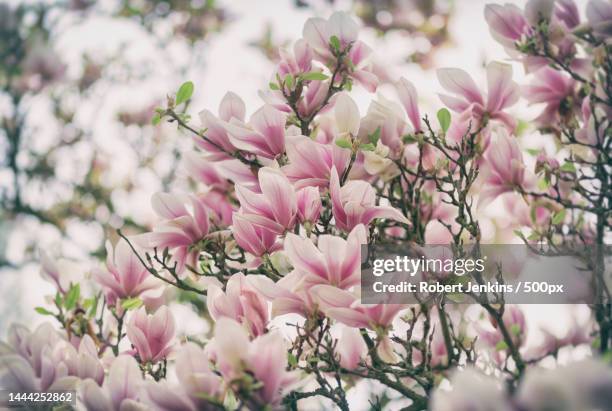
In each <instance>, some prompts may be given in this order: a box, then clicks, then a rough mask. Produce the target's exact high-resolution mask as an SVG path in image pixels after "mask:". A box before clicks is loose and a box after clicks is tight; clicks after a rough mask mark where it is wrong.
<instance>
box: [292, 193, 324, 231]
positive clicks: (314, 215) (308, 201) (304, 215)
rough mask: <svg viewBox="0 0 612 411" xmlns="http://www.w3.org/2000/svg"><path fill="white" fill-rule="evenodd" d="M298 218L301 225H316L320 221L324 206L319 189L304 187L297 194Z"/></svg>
mask: <svg viewBox="0 0 612 411" xmlns="http://www.w3.org/2000/svg"><path fill="white" fill-rule="evenodd" d="M295 195H296V201H297V218H298V221H299V222H300V223H302V224H303V223H306V222H309V223H311V224H315V223H316V222H317V221H318V220H319V215H320V214H321V209H322V208H323V204H322V203H321V194H320V193H319V189H318V188H317V187H304V188H302V189H301V190H298V191H297V192H296V193H295Z"/></svg>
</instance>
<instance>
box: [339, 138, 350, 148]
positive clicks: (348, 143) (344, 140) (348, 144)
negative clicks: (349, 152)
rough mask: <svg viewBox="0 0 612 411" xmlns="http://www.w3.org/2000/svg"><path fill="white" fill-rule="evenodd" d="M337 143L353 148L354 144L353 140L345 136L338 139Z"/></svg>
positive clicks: (343, 146)
mask: <svg viewBox="0 0 612 411" xmlns="http://www.w3.org/2000/svg"><path fill="white" fill-rule="evenodd" d="M336 145H337V146H338V147H342V148H353V145H352V144H351V142H350V141H349V140H347V139H345V138H341V139H339V140H336Z"/></svg>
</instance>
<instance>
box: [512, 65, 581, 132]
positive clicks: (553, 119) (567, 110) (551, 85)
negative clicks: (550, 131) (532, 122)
mask: <svg viewBox="0 0 612 411" xmlns="http://www.w3.org/2000/svg"><path fill="white" fill-rule="evenodd" d="M575 85H576V82H575V81H574V80H572V78H571V77H569V76H566V75H565V74H563V73H561V72H559V71H557V70H553V69H551V68H549V67H544V68H541V69H540V70H538V71H536V73H535V75H534V80H533V81H532V82H531V83H530V84H529V85H528V86H526V87H524V88H523V95H524V96H525V98H526V99H527V100H528V101H529V102H530V103H531V104H537V103H545V104H546V107H545V108H544V110H543V111H542V113H541V114H540V115H539V116H538V118H537V119H536V121H537V123H538V124H539V125H541V126H549V125H551V124H558V123H559V121H560V118H567V116H568V115H569V114H571V113H572V108H574V107H573V106H574V105H576V103H575V102H573V101H572V99H573V97H574V88H575Z"/></svg>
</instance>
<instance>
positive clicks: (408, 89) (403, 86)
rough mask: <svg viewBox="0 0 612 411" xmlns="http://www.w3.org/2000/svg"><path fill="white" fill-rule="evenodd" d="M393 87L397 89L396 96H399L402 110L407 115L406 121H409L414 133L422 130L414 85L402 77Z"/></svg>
mask: <svg viewBox="0 0 612 411" xmlns="http://www.w3.org/2000/svg"><path fill="white" fill-rule="evenodd" d="M395 87H396V89H397V94H398V95H399V98H400V101H401V102H402V105H403V106H404V110H406V114H408V119H410V122H411V123H412V127H413V128H414V131H415V132H416V133H418V132H419V131H421V130H422V127H421V115H420V112H419V105H418V101H419V100H418V94H417V91H416V87H414V84H412V83H411V82H410V81H408V80H406V79H405V78H404V77H402V78H400V79H399V81H398V82H397V84H396V85H395Z"/></svg>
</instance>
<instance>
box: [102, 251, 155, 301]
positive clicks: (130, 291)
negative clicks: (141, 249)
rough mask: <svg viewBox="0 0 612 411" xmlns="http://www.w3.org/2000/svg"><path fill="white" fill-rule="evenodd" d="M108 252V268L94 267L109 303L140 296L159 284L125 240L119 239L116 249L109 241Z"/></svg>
mask: <svg viewBox="0 0 612 411" xmlns="http://www.w3.org/2000/svg"><path fill="white" fill-rule="evenodd" d="M106 252H107V257H106V270H103V269H99V268H96V269H94V270H93V278H94V279H95V280H96V282H98V283H99V284H100V285H101V286H102V288H104V290H105V292H106V298H107V299H108V300H109V304H113V303H114V301H115V300H116V299H117V298H129V297H138V296H140V295H141V294H142V293H144V292H146V291H149V290H151V289H153V288H156V287H157V286H159V283H158V282H157V281H156V280H155V278H153V277H152V276H151V275H150V274H149V272H148V271H147V269H146V268H145V266H144V265H142V263H141V262H140V260H139V259H138V257H137V256H136V255H135V254H134V252H133V251H132V249H131V248H130V246H129V244H128V243H127V242H126V241H125V240H123V239H121V240H119V242H117V244H116V245H115V248H114V250H113V248H112V246H111V245H110V243H108V242H107V244H106Z"/></svg>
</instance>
